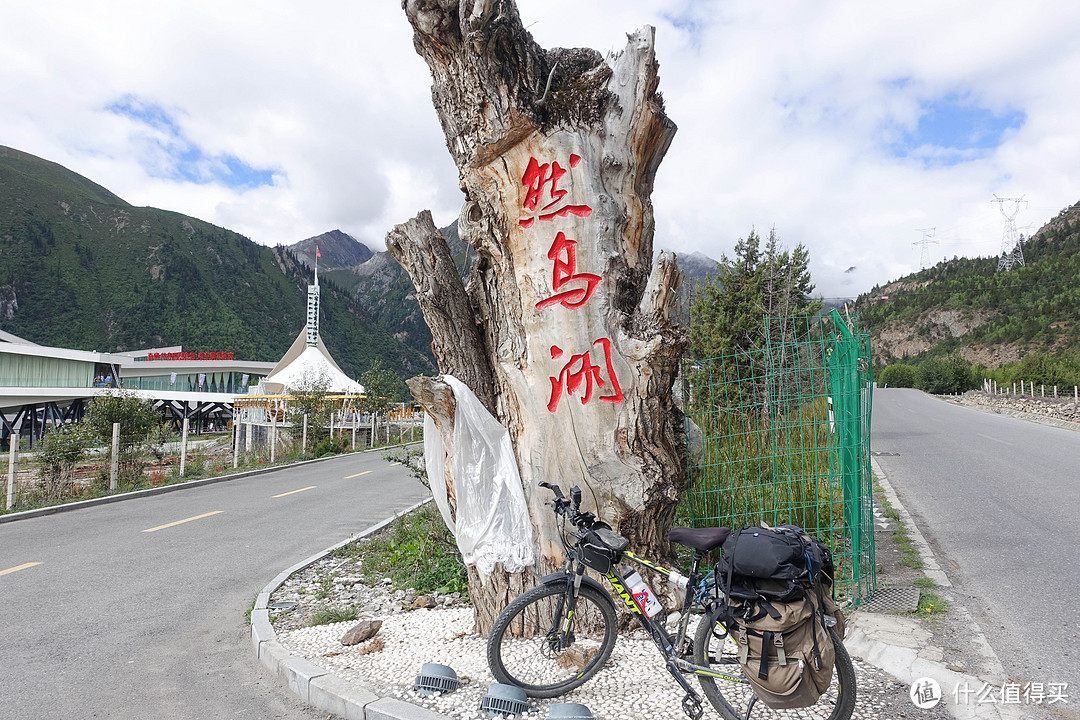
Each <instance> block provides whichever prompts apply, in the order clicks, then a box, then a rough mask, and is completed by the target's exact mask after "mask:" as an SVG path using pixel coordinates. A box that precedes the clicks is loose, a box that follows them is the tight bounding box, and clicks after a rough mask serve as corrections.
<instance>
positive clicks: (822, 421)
mask: <svg viewBox="0 0 1080 720" xmlns="http://www.w3.org/2000/svg"><path fill="white" fill-rule="evenodd" d="M764 322H765V334H764V336H765V338H766V341H765V342H764V346H763V347H762V348H761V349H760V350H755V351H751V352H743V353H736V354H732V355H727V356H723V357H717V358H709V359H690V360H688V361H687V362H686V365H685V366H684V378H685V380H686V398H685V400H686V402H685V410H686V415H687V417H688V419H689V420H690V421H692V422H693V423H694V425H696V426H697V428H698V429H699V430H700V435H698V434H697V433H696V432H695V433H693V434H692V435H691V442H690V443H689V447H690V460H689V471H690V478H691V486H690V490H689V492H688V496H687V504H688V508H687V509H688V514H689V516H690V518H691V521H692V522H693V523H694V524H695V525H697V526H699V527H709V526H716V525H727V526H729V527H742V526H743V525H758V524H760V523H763V522H764V523H766V524H768V525H773V526H775V525H783V524H788V523H791V524H795V525H799V526H801V527H803V528H805V529H806V530H807V531H809V532H810V533H812V534H814V535H815V536H817V537H819V538H820V539H822V540H823V541H825V542H828V543H829V545H830V546H831V547H832V549H833V556H834V560H835V562H836V565H837V573H836V577H837V592H838V594H839V595H842V596H845V597H847V598H850V600H851V601H852V602H853V603H854V604H855V605H859V604H862V603H863V602H865V601H866V600H867V599H868V598H869V596H870V595H871V593H872V592H873V591H874V588H875V581H876V578H875V563H874V531H873V512H872V509H873V487H872V476H871V473H870V408H871V394H872V388H873V382H872V377H871V372H870V338H869V333H865V332H860V331H859V330H858V328H857V324H856V320H855V319H854V318H843V317H841V315H840V314H839V313H838V312H837V311H836V310H833V311H832V312H831V313H830V314H829V315H826V316H821V317H816V318H810V317H799V318H782V319H768V318H767V319H765V321H764ZM695 435H696V437H695Z"/></svg>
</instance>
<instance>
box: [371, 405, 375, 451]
mask: <svg viewBox="0 0 1080 720" xmlns="http://www.w3.org/2000/svg"><path fill="white" fill-rule="evenodd" d="M371 447H375V411H374V410H372V411H371Z"/></svg>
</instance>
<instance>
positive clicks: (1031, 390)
mask: <svg viewBox="0 0 1080 720" xmlns="http://www.w3.org/2000/svg"><path fill="white" fill-rule="evenodd" d="M1028 391H1029V394H1030V395H1031V397H1035V381H1034V380H1032V381H1031V382H1029V383H1028Z"/></svg>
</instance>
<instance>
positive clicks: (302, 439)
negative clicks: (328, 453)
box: [300, 413, 307, 455]
mask: <svg viewBox="0 0 1080 720" xmlns="http://www.w3.org/2000/svg"><path fill="white" fill-rule="evenodd" d="M306 452H307V413H304V432H303V434H302V435H301V436H300V454H301V455H303V454H305V453H306Z"/></svg>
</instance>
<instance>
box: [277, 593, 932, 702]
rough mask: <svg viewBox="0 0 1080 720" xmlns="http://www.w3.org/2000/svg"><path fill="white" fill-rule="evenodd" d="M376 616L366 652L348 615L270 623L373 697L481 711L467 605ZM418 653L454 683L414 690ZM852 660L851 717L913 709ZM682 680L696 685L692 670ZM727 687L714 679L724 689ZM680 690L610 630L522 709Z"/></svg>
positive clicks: (484, 675) (477, 643) (482, 665)
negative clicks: (593, 659)
mask: <svg viewBox="0 0 1080 720" xmlns="http://www.w3.org/2000/svg"><path fill="white" fill-rule="evenodd" d="M382 620H383V625H382V628H381V629H380V630H379V633H378V635H377V636H376V637H377V638H378V639H379V640H381V641H382V645H383V647H382V649H380V650H377V651H375V652H369V653H367V654H364V649H365V648H367V647H368V643H361V644H360V645H356V646H352V647H346V646H343V645H342V644H341V642H340V640H341V636H342V635H344V634H345V632H346V631H347V630H348V629H349V628H350V627H352V626H353V625H355V624H356V623H355V622H342V623H336V624H332V625H320V626H315V627H305V628H298V629H293V630H287V631H284V632H281V633H279V635H278V640H279V641H280V642H281V644H282V645H283V646H284V647H285V648H286V649H287V650H288V651H289V652H290V653H292V654H294V655H297V656H299V657H303V658H305V659H307V660H309V661H311V662H313V663H315V664H316V665H319V666H321V667H323V668H325V669H326V670H328V671H330V672H332V673H334V674H336V675H338V676H339V677H341V678H342V679H344V680H347V681H351V682H355V683H357V684H358V685H360V686H363V687H366V688H368V689H369V690H371V691H372V692H374V693H375V694H377V695H380V696H381V697H392V698H397V699H400V700H404V701H406V702H410V703H413V704H416V705H420V706H423V707H426V708H428V709H431V710H433V711H435V712H438V713H441V714H443V715H445V716H447V717H449V718H456V719H460V720H479V719H481V718H487V713H486V712H481V711H480V702H481V698H482V697H483V696H484V695H485V694H486V692H487V689H488V686H489V685H490V684H491V683H493V682H495V679H494V677H492V675H491V671H490V670H489V669H488V666H487V660H486V654H485V647H486V638H484V637H480V636H477V635H475V634H473V632H472V627H473V618H472V609H471V608H469V607H468V606H452V607H439V608H433V609H419V610H412V611H409V612H395V613H393V614H390V615H386V616H384V617H383V618H382ZM369 642H370V641H369ZM425 662H433V663H440V664H443V665H448V666H450V667H452V668H453V669H454V671H455V672H456V673H457V674H458V677H459V678H461V679H462V685H461V687H460V688H459V689H458V690H456V691H455V692H452V693H447V694H446V695H443V696H439V697H433V698H429V697H424V696H421V695H419V694H417V693H416V692H415V691H414V690H413V689H412V685H413V681H414V680H415V678H416V675H417V673H418V672H419V671H420V666H421V665H422V664H423V663H425ZM855 669H856V675H857V677H858V682H857V686H858V692H859V695H858V701H857V706H856V710H855V714H854V715H853V717H855V718H867V719H871V718H872V719H873V720H881V719H882V718H903V717H912V716H913V714H914V712H913V711H915V708H914V706H913V705H912V704H911V701H910V699H909V698H908V688H907V686H906V685H904V684H902V683H899V682H897V681H896V680H895V679H893V678H891V677H889V676H888V675H886V674H885V673H883V672H881V671H880V670H877V669H876V668H872V667H870V666H867V665H865V664H863V663H861V662H858V661H856V663H855ZM691 683H692V684H693V685H694V686H695V688H696V689H697V682H696V680H691ZM727 687H729V686H727V685H725V686H724V688H725V694H726V692H727V690H726V688H727ZM699 692H700V690H699ZM682 697H683V693H682V689H681V688H680V687H679V686H678V685H677V684H676V683H675V681H674V680H673V679H672V678H671V676H670V675H668V673H667V671H666V670H665V668H664V664H663V662H662V657H661V655H660V653H659V651H658V650H657V649H656V646H655V645H653V643H652V641H651V640H649V639H648V638H647V636H646V635H645V633H644V632H642V631H640V630H638V631H633V632H630V633H626V634H623V635H621V636H620V637H619V641H618V643H617V644H616V645H615V650H614V653H613V654H612V657H611V660H610V661H609V662H608V663H607V664H606V665H605V666H604V668H603V669H602V670H601V671H600V673H599V674H598V675H597V676H596V677H594V678H593V679H592V680H590V681H589V682H587V683H585V685H583V686H582V687H580V688H578V689H577V690H574V691H572V692H570V693H567V694H566V695H564V696H562V697H560V698H556V699H554V700H536V699H530V701H529V702H530V710H529V712H528V713H527V714H526V715H525V717H534V718H544V717H547V707H548V706H549V705H550V704H551V703H553V702H574V703H581V704H583V705H585V706H587V707H588V708H589V709H590V710H591V711H592V713H593V715H594V717H596V718H597V720H608V719H611V720H614V719H615V718H627V719H629V720H660V719H661V718H680V717H685V716H684V715H683V714H682V711H681V702H682ZM702 698H703V701H704V696H702ZM704 702H705V717H706V718H708V717H716V716H717V715H716V713H715V711H713V709H712V707H711V706H710V705H709V704H708V702H707V701H704ZM822 709H823V708H820V707H812V708H807V709H805V710H799V711H789V712H787V713H773V712H769V711H764V712H762V710H764V708H762V707H761V706H760V704H759V706H758V708H755V711H754V714H753V716H754V717H756V718H771V717H786V718H816V717H821V710H822ZM937 710H940V711H941V713H940V714H938V713H937V712H935V711H937ZM935 711H921V712H919V717H920V719H921V720H922V719H931V718H933V719H936V718H948V717H949V715H948V713H947V712H946V711H945V708H944V704H942V706H939V707H938V708H935Z"/></svg>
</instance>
